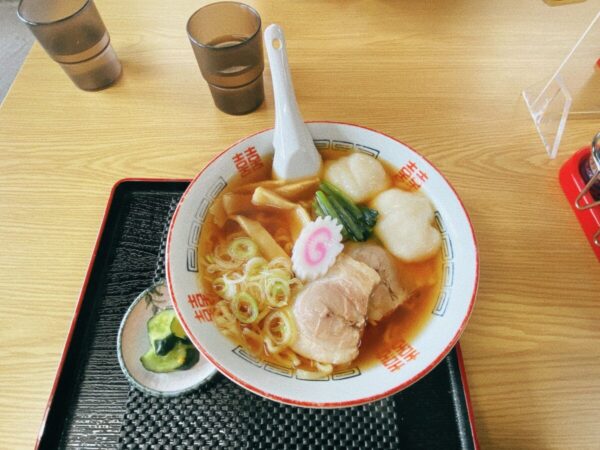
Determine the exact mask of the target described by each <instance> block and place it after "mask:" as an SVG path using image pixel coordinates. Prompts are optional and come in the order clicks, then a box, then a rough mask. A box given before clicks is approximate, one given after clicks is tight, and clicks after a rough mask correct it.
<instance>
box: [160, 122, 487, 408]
mask: <svg viewBox="0 0 600 450" xmlns="http://www.w3.org/2000/svg"><path fill="white" fill-rule="evenodd" d="M308 126H309V129H310V132H311V134H312V136H313V138H314V140H315V142H316V143H317V146H318V147H320V148H321V147H327V146H329V147H330V148H340V149H344V148H347V149H355V150H358V151H362V152H365V153H368V154H371V155H373V156H374V157H376V158H380V159H382V160H385V161H387V162H388V163H391V164H392V165H393V166H394V167H396V168H398V169H400V168H402V167H404V166H407V165H410V167H411V169H410V170H407V171H408V172H411V171H412V172H413V173H412V174H411V177H413V179H414V180H415V182H417V183H418V184H422V186H421V188H420V189H421V190H422V191H424V192H425V193H426V194H427V195H428V197H429V198H430V199H431V201H432V203H433V204H434V207H435V209H436V210H437V213H436V221H437V222H438V227H439V228H440V230H441V232H442V236H443V259H444V281H443V286H442V289H441V292H440V294H439V298H438V299H437V303H436V306H435V308H434V309H433V311H431V318H430V320H429V321H428V322H427V324H426V325H425V326H424V327H423V328H422V329H421V330H420V332H419V333H418V334H417V335H416V336H415V337H414V338H413V339H411V340H410V342H407V343H406V345H404V346H403V347H402V348H398V349H396V352H395V353H394V354H393V355H388V357H390V358H391V357H392V356H393V357H394V359H393V361H392V362H390V361H389V360H388V359H389V358H388V357H386V358H384V362H385V363H386V364H387V365H388V367H386V366H385V365H384V362H382V363H377V364H376V365H374V366H371V367H369V368H367V369H364V370H362V371H361V370H360V369H354V370H348V371H346V372H344V373H340V374H337V375H333V376H330V377H328V379H327V380H323V381H314V380H302V379H298V378H297V376H296V375H294V374H292V373H291V372H290V371H287V370H285V369H282V368H280V367H276V366H271V365H269V364H266V363H264V362H262V361H257V360H255V359H254V358H253V357H251V356H250V355H248V354H246V353H245V352H244V351H243V350H242V349H241V348H239V347H237V346H236V345H235V344H234V343H233V342H232V341H231V340H229V339H228V338H227V337H225V336H224V335H223V334H221V332H220V331H219V330H218V329H217V327H216V325H215V324H214V323H213V322H211V321H210V320H208V319H209V318H210V315H209V314H208V313H207V312H206V309H207V307H206V305H204V301H203V297H202V287H201V286H200V283H199V276H198V256H199V255H198V252H197V242H198V238H199V235H200V232H201V229H202V223H203V220H204V218H205V216H206V213H207V211H208V208H209V206H210V204H211V202H212V201H213V199H214V198H215V197H216V196H217V195H218V194H219V192H221V190H223V188H224V187H225V186H226V184H227V181H228V180H229V179H231V178H232V177H233V176H234V175H235V174H236V173H237V171H238V169H239V167H242V166H240V164H239V162H238V166H239V167H236V164H235V162H234V161H235V160H236V155H237V154H242V155H244V152H245V151H246V150H247V149H249V148H251V147H254V148H255V149H256V151H257V152H258V154H259V155H261V157H263V158H264V157H265V156H267V155H269V154H271V153H272V152H273V146H272V140H273V130H265V131H261V132H259V133H257V134H254V135H252V136H249V137H247V138H244V139H242V140H241V141H239V142H237V143H235V144H234V145H232V146H231V147H230V148H228V149H227V150H225V151H224V152H223V153H221V154H220V155H218V156H217V157H216V158H215V159H213V160H212V161H211V162H210V163H209V164H208V165H207V166H206V167H205V168H204V169H203V170H202V171H201V172H200V173H199V174H198V176H197V177H196V178H195V179H194V180H193V181H192V183H191V184H190V186H189V187H188V189H187V190H186V191H185V193H184V194H183V196H182V198H181V201H180V203H179V205H178V207H177V210H176V211H175V214H174V217H173V221H172V223H171V228H170V230H169V236H168V241H167V252H166V268H167V284H168V287H169V290H170V294H171V298H172V299H173V305H174V307H175V309H176V311H177V314H178V315H179V318H180V319H181V323H182V324H183V326H184V327H185V329H186V332H187V334H188V336H190V338H191V339H192V341H193V342H194V344H195V345H196V346H197V347H198V349H199V350H200V351H201V352H202V354H203V355H204V356H205V357H206V358H207V359H209V360H210V361H211V362H212V363H213V364H214V365H215V366H216V367H217V369H219V370H220V371H221V372H222V373H223V374H224V375H225V376H227V377H228V378H230V379H231V380H233V381H234V382H236V383H237V384H239V385H241V386H243V387H244V388H246V389H248V390H250V391H252V392H254V393H256V394H259V395H262V396H264V397H267V398H270V399H273V400H276V401H279V402H282V403H287V404H291V405H296V406H304V407H313V408H336V407H345V406H354V405H359V404H362V403H367V402H371V401H374V400H377V399H380V398H383V397H386V396H388V395H391V394H393V393H395V392H398V391H400V390H402V389H404V388H406V387H408V386H410V385H411V384H412V383H414V382H415V381H417V380H419V379H420V378H422V377H423V376H424V375H426V374H427V373H428V372H429V371H431V370H432V369H433V368H434V367H435V366H436V365H437V364H438V363H439V362H440V361H441V360H442V359H443V358H444V357H445V356H446V354H447V353H448V352H449V351H450V350H451V349H452V347H453V346H454V344H456V342H457V341H458V338H459V337H460V335H461V333H462V331H463V330H464V328H465V326H466V324H467V320H468V318H469V315H470V314H471V311H472V309H473V304H474V302H475V296H476V291H477V281H478V254H477V246H476V242H475V236H474V233H473V228H472V225H471V222H470V220H469V217H468V215H467V212H466V211H465V209H464V207H463V205H462V203H461V201H460V199H459V198H458V196H457V195H456V192H455V191H454V189H453V188H452V187H451V186H450V184H449V183H448V182H447V181H446V179H445V178H444V176H443V175H442V174H441V173H440V172H439V171H438V170H437V169H436V168H435V167H433V165H432V164H431V163H429V162H428V161H427V160H426V159H425V158H423V157H422V156H421V155H419V154H418V153H416V152H415V151H414V150H412V149H411V148H409V147H407V146H406V145H404V144H402V143H401V142H399V141H397V140H396V139H394V138H391V137H389V136H386V135H383V134H381V133H378V132H376V131H373V130H370V129H367V128H364V127H359V126H356V125H350V124H342V123H332V122H313V123H309V124H308ZM238 159H239V158H238ZM411 163H414V164H411ZM245 167H246V168H247V167H248V165H246V166H245ZM414 167H416V168H417V169H415V170H413V168H414ZM417 170H418V171H421V174H420V175H415V174H416V173H417ZM397 361H400V363H401V368H400V369H398V367H395V370H391V369H394V367H393V366H394V364H396V362H397ZM400 363H398V365H399V364H400ZM390 366H392V367H390Z"/></svg>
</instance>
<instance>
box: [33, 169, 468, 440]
mask: <svg viewBox="0 0 600 450" xmlns="http://www.w3.org/2000/svg"><path fill="white" fill-rule="evenodd" d="M187 185H188V181H187V180H122V181H120V182H119V183H117V184H116V185H115V187H114V189H113V191H112V193H111V196H110V199H109V201H108V206H107V208H106V213H105V216H104V220H103V223H102V227H101V230H100V233H99V236H98V240H97V242H96V247H95V250H94V254H93V258H92V261H91V263H90V267H89V269H88V273H87V277H86V280H85V283H84V285H83V288H82V292H81V296H80V298H79V301H78V303H77V307H76V311H75V315H74V318H73V322H72V324H71V329H70V331H69V335H68V338H67V342H66V344H65V348H64V351H63V355H62V359H61V362H60V366H59V369H58V372H57V375H56V379H55V382H54V386H53V388H52V392H51V395H50V399H49V401H48V406H47V409H46V413H45V415H44V420H43V423H42V427H41V430H40V435H39V437H38V441H37V448H40V449H46V448H52V449H54V448H77V449H86V448H88V449H109V448H116V447H118V446H119V444H120V445H121V446H123V434H124V433H125V434H127V433H128V431H129V429H127V428H125V430H124V429H123V423H124V421H125V420H126V419H127V418H128V419H130V418H131V416H132V414H133V415H136V414H137V411H136V410H134V411H132V410H131V408H132V405H135V406H134V407H135V408H136V409H140V408H141V407H143V406H144V403H148V405H150V404H151V403H152V405H153V406H152V407H153V408H156V405H157V404H156V399H153V398H150V397H148V398H145V397H144V394H141V393H139V392H130V391H131V389H132V388H130V386H129V384H128V383H127V381H126V379H125V377H124V375H123V374H122V373H121V370H120V368H119V363H118V360H117V356H116V336H117V332H118V327H119V323H120V321H121V318H122V317H123V314H124V313H125V311H126V309H127V307H128V306H129V304H130V303H131V302H132V301H133V299H134V298H135V297H136V296H137V294H139V292H141V291H142V290H143V289H144V288H146V287H147V286H148V285H149V284H150V283H151V281H152V278H153V275H154V271H155V267H156V261H157V255H158V253H159V248H160V242H161V235H162V232H163V227H164V222H165V218H166V217H167V215H168V211H169V204H170V202H171V201H172V200H173V199H178V198H179V197H180V196H181V194H182V193H183V191H184V190H185V188H186V187H187ZM211 388H212V389H218V390H219V392H220V393H219V395H221V396H223V395H225V396H226V395H227V391H228V390H231V392H233V391H234V390H240V388H238V387H237V386H236V385H234V384H233V383H231V382H229V381H228V380H226V379H225V378H223V377H222V376H221V375H217V376H216V377H215V379H214V380H213V381H212V382H211V383H209V384H208V385H206V387H205V388H200V389H211ZM132 394H133V398H134V399H135V401H131V398H132ZM237 395H239V394H237ZM244 395H245V392H244ZM247 396H248V397H247V399H246V403H248V402H250V403H251V404H256V405H257V407H258V405H261V406H260V407H261V408H263V410H268V409H273V410H275V408H278V407H279V405H276V404H274V403H271V402H270V401H267V400H262V399H260V398H259V397H256V396H254V395H253V394H247ZM218 398H219V397H217V403H216V407H217V408H218V405H219V402H218ZM128 400H129V402H128ZM212 401H213V402H214V401H215V400H214V399H213V400H212ZM169 405H170V403H169V402H162V403H160V408H162V409H160V411H159V412H160V414H166V415H167V416H169V414H170V412H169V410H168V409H169ZM233 405H234V407H235V405H236V404H235V403H234V404H233ZM241 406H242V404H241V403H240V408H241ZM247 406H248V405H247V404H246V407H247ZM388 406H389V405H388ZM211 407H212V408H214V407H215V404H213V405H211ZM228 407H229V408H231V403H230V404H228ZM128 408H129V411H128ZM285 408H293V407H285ZM294 409H295V408H294ZM286 411H287V413H286V414H290V411H291V414H295V413H294V411H293V409H291V410H290V409H287V410H286ZM230 412H231V411H230ZM298 413H300V412H298ZM393 413H394V417H395V418H396V419H395V424H394V425H395V426H394V432H395V434H396V436H394V437H393V438H394V442H398V443H400V448H403V449H404V448H406V449H409V448H426V449H438V448H439V449H454V448H457V449H475V448H478V444H477V439H476V435H475V428H474V423H473V414H472V410H471V406H470V401H469V394H468V389H467V381H466V378H465V372H464V368H463V364H462V357H461V355H460V349H459V346H458V345H457V346H456V347H455V348H454V349H453V350H452V351H451V352H450V354H449V355H448V356H447V357H446V358H445V359H444V360H442V362H441V363H440V364H439V365H438V366H437V367H436V368H435V369H434V370H433V371H432V372H431V373H430V374H428V375H427V376H426V377H425V378H423V379H422V380H421V381H419V382H417V383H416V384H414V385H413V386H411V387H409V388H408V389H406V390H404V391H402V392H400V393H398V394H396V395H394V396H393ZM211 414H213V415H214V416H215V417H225V416H224V415H223V416H219V411H214V412H212V413H211ZM315 414H320V413H317V412H316V411H315ZM323 414H325V413H323ZM234 415H235V411H234ZM315 417H322V418H323V419H318V420H325V419H326V417H325V416H324V415H322V416H315ZM242 423H243V422H242ZM363 423H364V422H363ZM215 427H216V430H217V431H218V432H220V433H222V432H223V431H222V430H220V431H219V424H218V423H216V424H215ZM149 429H150V430H151V428H149ZM186 429H187V428H186ZM204 431H205V430H203V432H204ZM209 431H210V430H209ZM217 431H215V433H217ZM312 431H313V430H310V431H306V432H305V431H304V430H295V434H294V441H293V442H292V443H291V445H287V444H288V443H285V445H283V446H282V442H283V441H282V439H281V438H278V439H277V440H273V441H272V443H273V444H272V446H273V447H278V448H283V447H285V448H301V447H303V446H304V444H302V442H307V443H309V447H310V448H331V446H332V445H333V444H335V443H336V442H338V443H339V442H342V440H338V439H336V433H337V432H338V431H336V430H328V431H327V436H328V437H327V442H319V438H318V436H324V434H320V435H319V434H316V435H315V436H316V438H313V433H312ZM187 432H188V433H193V430H190V429H187ZM339 432H340V433H341V431H339ZM144 433H145V434H144V437H145V440H144V441H143V442H141V441H137V440H136V441H135V445H134V446H133V447H132V446H131V445H129V446H127V448H187V447H188V446H189V445H186V444H185V442H189V441H185V440H180V441H177V442H179V443H177V444H176V445H175V444H173V442H172V441H169V439H165V437H164V435H162V436H158V437H157V436H149V435H148V429H146V430H145V431H144ZM286 433H287V432H286ZM303 433H305V434H310V439H308V438H307V439H299V437H298V436H302V434H303ZM157 434H159V435H161V434H162V433H160V432H159V433H157ZM286 435H287V434H286ZM203 436H204V434H203ZM206 442H208V444H206V443H205V444H204V445H201V446H198V447H197V446H196V444H194V446H193V447H194V448H212V447H216V446H218V447H219V448H231V447H232V445H233V444H231V442H232V441H231V439H230V440H229V441H227V440H226V439H225V440H222V439H220V438H219V440H218V441H211V440H208V441H206ZM233 442H235V441H233ZM265 442H268V436H267V437H266V440H264V439H263V440H262V441H261V443H260V448H268V447H270V445H265ZM211 443H214V445H211ZM358 444H359V443H358V442H357V445H358ZM307 445H308V444H307ZM234 446H235V447H246V448H251V447H249V445H248V443H247V442H246V443H244V442H239V445H237V444H236V445H234ZM333 446H335V445H333ZM345 447H346V448H347V447H348V446H347V445H345Z"/></svg>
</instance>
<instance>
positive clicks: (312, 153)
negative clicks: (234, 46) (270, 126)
mask: <svg viewBox="0 0 600 450" xmlns="http://www.w3.org/2000/svg"><path fill="white" fill-rule="evenodd" d="M264 39H265V46H266V47H267V55H268V56H269V64H270V66H271V77H272V79H273V94H274V96H275V131H274V133H273V147H274V148H275V156H274V158H273V175H274V176H275V177H276V178H281V179H285V180H293V179H297V178H305V177H310V176H314V175H317V174H318V173H319V170H320V169H321V162H322V161H321V155H319V152H318V151H317V149H316V147H315V144H314V142H313V139H312V136H311V135H310V132H309V131H308V128H307V126H306V124H305V123H304V121H303V120H302V116H301V115H300V110H299V109H298V103H297V102H296V95H295V94H294V87H293V86H292V77H291V75H290V68H289V66H288V59H287V52H286V50H285V36H284V35H283V30H282V29H281V27H280V26H279V25H277V24H272V25H270V26H269V27H267V29H266V30H265V34H264Z"/></svg>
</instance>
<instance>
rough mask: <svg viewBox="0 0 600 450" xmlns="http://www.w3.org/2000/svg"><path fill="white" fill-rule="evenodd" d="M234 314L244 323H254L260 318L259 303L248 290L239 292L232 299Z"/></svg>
mask: <svg viewBox="0 0 600 450" xmlns="http://www.w3.org/2000/svg"><path fill="white" fill-rule="evenodd" d="M231 309H232V312H233V315H234V316H235V317H236V319H237V320H239V321H240V322H242V323H253V322H254V321H255V320H256V319H257V318H258V303H257V302H256V299H255V298H254V297H252V296H251V295H250V294H248V293H246V292H239V293H238V294H236V295H235V297H233V300H232V301H231Z"/></svg>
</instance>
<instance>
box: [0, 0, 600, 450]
mask: <svg viewBox="0 0 600 450" xmlns="http://www.w3.org/2000/svg"><path fill="white" fill-rule="evenodd" d="M96 3H97V5H98V8H99V10H100V12H101V14H102V16H103V18H104V21H105V23H106V25H107V27H108V29H109V31H110V33H111V37H112V42H113V46H114V47H115V49H116V51H117V53H118V55H119V57H120V59H121V61H122V62H123V66H124V73H123V76H122V78H121V79H120V80H119V81H118V82H117V84H116V85H114V86H113V87H111V88H109V89H106V90H104V91H100V92H94V93H90V92H83V91H79V90H77V89H76V88H75V87H74V86H73V85H72V84H71V82H70V80H69V79H68V78H67V77H66V75H65V74H64V73H63V72H62V71H61V69H60V67H59V66H58V65H56V64H55V63H53V62H52V61H51V60H50V59H49V58H48V57H47V56H46V54H45V53H44V52H43V50H42V49H41V48H40V47H39V45H37V44H36V45H35V46H34V48H33V50H32V51H31V54H30V55H29V57H28V59H27V60H26V62H25V64H24V66H23V68H22V70H21V72H20V74H19V76H18V78H17V80H16V82H15V84H14V85H13V87H12V90H11V91H10V92H9V95H8V96H7V97H6V99H5V101H4V103H3V105H2V107H1V108H0V174H1V175H0V218H1V219H0V242H1V243H2V244H1V248H0V292H1V293H2V294H1V297H0V336H1V337H2V345H0V392H1V395H0V447H2V448H7V449H9V448H10V449H17V448H31V447H32V446H33V445H34V443H35V440H36V436H37V433H38V431H39V425H40V423H41V420H42V417H43V413H44V409H45V406H46V402H47V399H48V396H49V393H50V390H51V387H52V383H53V380H54V375H55V372H56V369H57V366H58V363H59V360H60V355H61V352H62V347H63V344H64V341H65V338H66V335H67V332H68V327H69V324H70V321H71V316H72V313H73V310H74V307H75V304H76V302H77V299H78V294H79V291H80V288H81V285H82V282H83V280H84V278H85V273H86V270H87V266H88V263H89V261H90V258H91V256H92V250H93V247H94V243H95V239H96V235H97V232H98V229H99V226H100V221H101V218H102V215H103V211H104V208H105V206H106V202H107V199H108V195H109V192H110V189H111V187H112V185H113V184H114V183H115V182H116V181H117V180H119V179H121V178H124V177H175V178H186V177H192V176H193V175H194V174H195V173H196V172H198V171H199V170H200V169H201V168H202V167H203V166H204V164H205V163H206V162H207V161H209V159H210V158H211V157H213V156H214V155H215V154H216V152H218V151H219V150H222V149H224V148H226V147H227V146H228V145H230V144H231V143H233V142H234V141H236V140H238V139H240V138H241V137H243V136H245V135H247V134H250V133H252V132H255V131H257V130H261V129H264V128H267V127H270V126H272V122H273V116H274V115H273V99H272V89H271V81H270V74H269V70H268V68H267V69H266V71H265V85H266V97H267V99H266V101H265V103H264V104H263V106H261V108H260V109H259V110H258V111H256V112H254V113H252V114H249V115H246V116H240V117H234V116H228V115H225V114H223V113H221V112H219V111H218V110H217V109H216V108H215V107H214V106H213V104H212V100H211V98H210V94H209V91H208V88H207V86H206V84H205V82H204V81H203V80H202V78H201V75H200V72H199V70H198V67H197V65H196V62H195V59H194V56H193V54H192V51H191V48H190V44H189V42H188V39H187V36H186V32H185V24H186V21H187V18H188V17H189V16H190V14H191V13H192V12H193V11H194V10H195V9H196V8H198V7H199V5H200V4H202V3H203V2H199V1H191V0H180V1H177V2H166V1H159V0H146V1H144V2H124V1H119V0H97V2H96ZM249 3H250V4H252V5H254V6H255V7H256V8H257V9H258V10H259V12H260V13H261V16H262V18H263V23H264V25H265V26H266V25H267V24H269V23H272V22H277V23H279V24H280V25H281V26H282V27H283V28H284V30H285V32H286V36H287V41H288V53H289V57H290V59H291V61H290V65H291V70H292V74H293V79H294V83H295V86H296V91H297V97H298V102H299V104H300V107H301V110H302V112H303V115H304V118H305V119H306V120H320V119H323V120H338V121H345V122H352V123H357V124H361V125H365V126H368V127H371V128H375V129H377V130H380V131H382V132H385V133H387V134H390V135H392V136H395V137H397V138H398V139H400V140H402V141H403V142H406V143H407V144H409V145H411V146H412V147H413V148H415V149H417V150H418V151H419V152H421V153H422V154H424V155H425V156H426V157H427V158H428V159H429V160H430V161H431V162H433V164H435V165H436V166H437V167H438V168H439V169H440V170H441V171H442V172H443V173H444V174H445V175H446V176H447V178H448V179H449V180H450V182H451V183H452V184H453V185H454V187H455V188H456V190H457V191H458V193H459V195H460V196H461V198H462V200H463V201H464V203H465V205H466V207H467V209H468V211H469V212H470V215H471V218H472V221H473V224H474V228H475V231H476V234H477V239H478V244H479V249H480V257H481V275H480V288H479V294H478V300H477V304H476V307H475V310H474V314H473V316H472V318H471V321H470V323H469V326H468V328H467V330H466V332H465V334H464V335H463V338H462V340H461V343H462V349H463V353H464V358H465V365H466V368H467V372H468V375H469V384H470V388H471V394H472V401H473V406H474V411H475V419H476V427H477V431H478V435H479V439H480V443H481V446H482V448H484V449H487V448H498V449H541V448H543V449H565V448H577V449H598V448H600V427H599V426H598V423H599V421H600V362H599V361H600V359H599V356H600V350H599V349H600V326H599V325H598V324H599V323H600V299H599V298H598V297H599V295H598V293H599V292H600V274H599V271H598V262H597V261H596V259H595V257H594V255H593V253H592V251H591V249H590V248H589V245H588V243H587V241H586V240H585V238H584V235H583V233H582V232H581V230H580V228H579V225H578V223H577V221H576V219H575V217H574V215H573V213H572V212H571V210H570V209H569V207H568V205H567V202H566V200H565V198H564V196H563V193H562V191H561V189H560V187H559V185H558V182H557V173H558V169H559V167H560V165H561V163H562V162H564V161H565V160H566V159H567V158H568V157H569V156H570V155H571V154H572V153H573V152H574V151H575V150H576V149H578V148H580V147H582V146H584V145H588V144H589V141H590V140H591V138H592V136H593V135H594V134H595V133H596V132H597V131H598V128H599V122H598V120H597V118H596V119H595V120H594V119H591V118H590V119H577V120H570V121H569V123H568V126H567V129H566V134H565V136H564V139H563V143H562V146H561V149H560V152H559V156H558V158H557V159H556V160H553V161H551V160H549V159H548V157H547V156H546V153H545V151H544V149H543V147H542V145H541V141H540V139H539V137H538V136H537V134H536V132H535V129H534V126H533V124H532V121H531V119H530V117H529V115H528V113H527V111H526V108H525V105H524V103H523V100H522V98H521V95H520V93H521V90H522V89H524V88H525V87H527V86H530V85H532V84H533V83H536V82H538V81H541V80H543V79H545V78H547V77H548V76H549V75H551V73H552V72H553V70H554V69H555V68H556V67H557V66H558V64H559V63H560V61H561V60H562V58H563V57H564V55H565V54H566V53H567V51H568V50H569V48H570V47H571V46H572V45H573V44H574V42H575V41H576V39H577V37H578V36H579V34H580V33H581V32H582V31H583V29H584V28H585V27H586V26H587V24H588V23H589V21H590V20H591V18H592V17H593V15H594V14H595V13H596V11H597V10H598V9H599V3H598V1H597V0H594V1H587V2H582V3H576V4H571V5H566V6H556V7H551V6H548V5H547V4H546V3H544V2H542V1H541V0H539V1H537V0H530V1H527V2H524V1H519V0H503V1H494V2H476V1H474V0H472V1H471V0H437V1H424V2H400V1H397V2H387V1H381V0H379V1H355V0H350V1H345V2H334V1H331V0H329V1H319V2H318V1H305V2H292V1H290V2H284V1H278V2H269V1H266V0H265V1H252V2H249ZM0 70H1V69H0Z"/></svg>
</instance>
